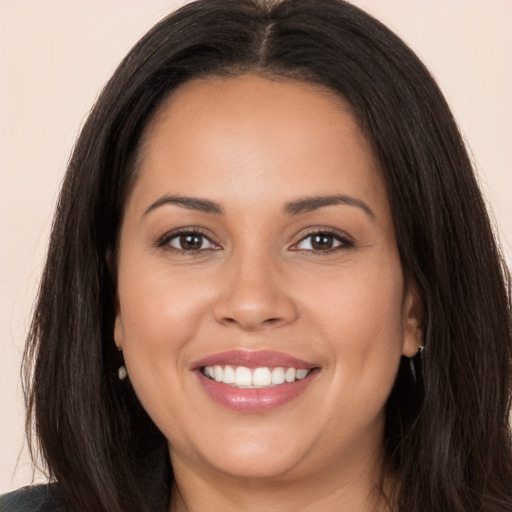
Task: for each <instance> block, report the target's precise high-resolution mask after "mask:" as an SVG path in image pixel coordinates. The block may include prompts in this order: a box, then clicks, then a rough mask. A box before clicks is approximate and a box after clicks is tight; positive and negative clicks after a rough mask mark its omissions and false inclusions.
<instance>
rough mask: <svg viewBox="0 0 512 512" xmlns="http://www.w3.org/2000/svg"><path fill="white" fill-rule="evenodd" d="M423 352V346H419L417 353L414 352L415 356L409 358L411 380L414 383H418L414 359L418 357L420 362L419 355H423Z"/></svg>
mask: <svg viewBox="0 0 512 512" xmlns="http://www.w3.org/2000/svg"><path fill="white" fill-rule="evenodd" d="M424 350H425V347H424V346H423V345H420V347H419V348H418V352H416V355H415V356H413V357H410V358H409V367H410V368H411V375H412V380H413V381H414V382H418V376H417V375H416V366H415V364H414V358H415V357H417V356H419V358H420V362H421V355H422V354H423V351H424Z"/></svg>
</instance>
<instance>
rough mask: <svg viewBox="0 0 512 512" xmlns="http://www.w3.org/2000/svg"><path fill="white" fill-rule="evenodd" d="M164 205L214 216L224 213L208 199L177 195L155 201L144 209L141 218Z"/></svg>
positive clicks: (218, 205) (220, 207)
mask: <svg viewBox="0 0 512 512" xmlns="http://www.w3.org/2000/svg"><path fill="white" fill-rule="evenodd" d="M166 204H175V205H178V206H181V207H182V208H187V209H188V210H196V211H199V212H203V213H213V214H215V215H222V214H223V213H224V210H223V208H222V206H220V204H218V203H214V202H213V201H209V200H208V199H199V198H197V197H185V196H177V195H172V196H168V195H166V196H162V197H161V198H160V199H157V200H156V201H155V202H154V203H152V204H151V205H150V206H149V207H148V208H147V209H146V211H145V212H144V214H143V215H142V216H143V217H144V216H145V215H147V214H148V213H149V212H151V211H153V210H155V209H156V208H159V207H160V206H164V205H166Z"/></svg>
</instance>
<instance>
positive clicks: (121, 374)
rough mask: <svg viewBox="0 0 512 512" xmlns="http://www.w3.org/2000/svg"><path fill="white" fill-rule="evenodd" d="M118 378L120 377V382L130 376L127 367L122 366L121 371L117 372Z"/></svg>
mask: <svg viewBox="0 0 512 512" xmlns="http://www.w3.org/2000/svg"><path fill="white" fill-rule="evenodd" d="M117 376H118V377H119V380H124V379H126V377H127V376H128V372H127V371H126V366H125V365H124V364H122V365H121V366H120V367H119V370H117Z"/></svg>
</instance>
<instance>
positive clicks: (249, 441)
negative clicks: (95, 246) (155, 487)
mask: <svg viewBox="0 0 512 512" xmlns="http://www.w3.org/2000/svg"><path fill="white" fill-rule="evenodd" d="M142 149H143V151H142V158H141V161H140V167H139V170H138V176H137V179H136V181H135V184H134V186H133V189H132V191H131V193H130V195H129V198H128V200H127V203H126V207H125V214H124V219H123V223H122V227H121V234H120V246H119V257H118V276H119V277H118V279H119V281H118V292H119V304H118V313H117V318H116V324H115V341H116V345H117V346H118V347H119V348H121V349H122V350H123V352H124V358H125V362H126V367H127V370H128V375H129V378H130V380H131V382H132V384H133V386H134V388H135V390H136V393H137V395H138V397H139V399H140V400H141V403H142V404H143V405H144V407H145V408H146V410H147V411H148V413H149V415H150V416H151V418H152V419H153V420H154V422H155V423H156V425H157V426H158V427H159V428H160V429H161V431H162V432H163V433H164V434H165V436H166V437H167V439H168V441H169V450H170V456H171V460H172V464H173V468H174V471H175V482H174V492H173V501H172V503H171V508H170V510H171V511H185V510H188V511H204V510H211V511H223V512H225V511H235V510H237V511H240V510H243V511H256V510H265V511H266V512H268V511H273V510H279V511H282V510H283V503H284V504H286V505H285V509H286V510H298V511H318V510H325V511H330V510H332V511H339V510H350V511H351V512H357V511H370V510H372V511H374V510H386V507H385V504H384V501H383V500H382V497H381V495H379V493H378V492H376V485H377V482H378V478H379V474H380V470H381V450H382V439H383V424H384V412H383V408H384V405H385V402H386V399H387V397H388V395H389V393H390V390H391V387H392V385H393V382H394V379H395V376H396V373H397V369H398V364H399V360H400V357H401V355H402V354H404V355H406V356H409V357H410V356H413V355H414V354H415V353H416V351H417V349H418V346H419V343H420V338H421V333H420V327H419V325H420V314H419V311H420V305H419V301H418V298H417V295H416V293H415V289H414V287H413V286H405V284H404V278H403V272H402V268H401V264H400V259H399V254H398V250H397V245H396V237H395V232H394V227H393V221H392V216H391V211H390V206H389V202H388V198H387V194H386V191H385V186H384V183H383V180H382V178H381V176H380V173H379V170H378V166H377V165H376V163H375V160H374V157H373V154H372V151H371V149H370V146H369V144H368V142H367V141H366V140H365V138H364V136H363V135H362V134H361V132H360V130H359V128H358V126H357V124H356V122H355V120H354V118H353V116H352V115H351V113H350V110H349V108H348V107H347V106H346V104H345V103H344V102H343V101H342V100H341V99H340V98H339V97H337V96H336V95H335V94H334V93H332V92H331V91H329V90H327V89H324V88H322V87H320V86H313V85H308V84H303V83H300V82H294V81H290V80H284V79H269V78H264V77H259V76H254V75H242V76H239V77H235V78H233V77H231V78H209V79H202V80H196V81H193V82H189V83H186V84H184V85H182V86H181V87H180V88H179V89H177V90H176V91H174V92H173V94H172V95H171V97H170V98H169V99H168V100H167V101H166V103H165V104H164V106H163V107H161V109H160V110H159V112H158V113H157V115H156V116H155V118H154V119H153V120H152V121H151V123H150V125H149V127H148V129H147V131H146V134H145V138H144V143H143V148H142ZM333 194H343V195H344V196H348V197H350V198H353V199H356V200H357V201H361V202H364V205H365V206H364V207H361V204H362V203H358V204H354V203H353V204H343V203H341V204H331V205H328V206H323V207H316V208H314V209H312V210H310V211H303V212H302V213H296V214H290V213H285V212H283V208H284V207H285V205H287V204H288V203H290V202H293V201H297V200H299V199H304V198H307V197H313V196H331V195H333ZM165 195H173V196H176V195H180V196H187V197H194V198H201V199H206V200H209V201H213V202H215V203H217V204H218V205H219V206H220V207H221V208H222V210H223V213H222V214H218V213H208V212H202V211H197V210H194V209H190V208H186V207H183V206H182V205H178V204H169V203H165V204H160V205H158V204H157V205H156V206H153V208H151V209H150V207H151V205H155V202H157V201H158V200H159V199H161V198H162V196H165ZM317 206H318V205H317ZM366 207H367V209H368V210H367V209H365V208H366ZM148 209H150V211H148ZM370 211H371V213H370ZM190 227H194V228H200V229H201V230H202V231H203V232H204V234H205V235H206V236H207V239H202V243H203V245H202V248H201V249H200V250H197V251H195V252H193V251H188V252H187V251H184V250H180V249H179V248H180V247H182V246H180V245H179V239H178V238H176V237H175V238H174V239H169V236H168V237H167V239H165V242H166V243H165V244H163V243H162V239H164V238H165V235H166V234H168V233H169V232H174V231H173V230H176V229H178V228H187V229H188V228H190ZM322 230H324V231H325V230H327V231H330V232H331V231H334V232H335V233H336V235H335V237H340V238H339V239H338V238H329V239H328V240H329V241H330V242H332V245H333V247H332V248H330V249H328V250H324V251H322V250H318V249H315V248H312V245H311V244H310V242H311V238H308V236H310V235H311V233H312V232H319V231H322ZM208 240H209V241H208ZM342 240H345V241H344V242H343V241H342ZM347 240H348V241H347ZM233 349H242V350H276V351H279V352H283V353H285V354H289V355H292V356H294V357H297V358H299V359H302V360H305V361H309V362H314V363H315V365H316V366H317V367H318V368H319V371H318V373H317V375H316V376H315V378H314V379H313V380H312V381H311V383H310V385H309V386H308V388H307V389H306V390H305V392H304V393H303V394H302V395H300V396H299V397H297V398H296V399H294V400H292V401H291V402H288V403H286V404H285V405H282V406H280V407H277V408H275V409H272V410H270V411H266V412H262V413H256V414H255V413H250V414H248V413H245V414H244V413H240V412H237V411H233V410H230V409H227V408H225V407H222V406H221V405H219V404H218V403H217V402H215V401H214V400H212V399H211V398H210V397H209V396H208V395H207V394H206V393H205V392H204V390H203V389H202V387H201V386H200V385H199V383H198V377H197V372H194V371H192V369H191V366H192V365H193V362H194V361H197V360H199V359H201V358H204V357H206V356H209V355H211V354H216V353H219V352H224V351H228V350H233Z"/></svg>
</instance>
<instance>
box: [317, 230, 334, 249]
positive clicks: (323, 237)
mask: <svg viewBox="0 0 512 512" xmlns="http://www.w3.org/2000/svg"><path fill="white" fill-rule="evenodd" d="M333 245H334V236H333V235H327V234H324V233H319V234H318V235H313V236H312V237H311V247H312V248H313V249H314V250H315V251H325V250H326V249H331V248H332V247H333Z"/></svg>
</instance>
